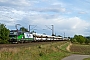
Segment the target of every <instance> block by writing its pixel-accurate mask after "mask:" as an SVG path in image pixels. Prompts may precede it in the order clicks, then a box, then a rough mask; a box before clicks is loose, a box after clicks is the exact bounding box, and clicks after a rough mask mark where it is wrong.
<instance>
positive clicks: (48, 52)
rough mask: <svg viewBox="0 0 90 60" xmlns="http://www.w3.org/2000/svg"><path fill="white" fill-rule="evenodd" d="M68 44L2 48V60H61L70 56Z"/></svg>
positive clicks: (0, 54)
mask: <svg viewBox="0 0 90 60" xmlns="http://www.w3.org/2000/svg"><path fill="white" fill-rule="evenodd" d="M68 44H69V43H67V42H53V43H49V44H44V45H40V44H39V45H37V46H28V47H15V48H2V49H1V50H0V60H61V59H62V58H63V57H66V56H68V55H70V53H68V52H67V50H66V49H65V48H66V47H67V46H68Z"/></svg>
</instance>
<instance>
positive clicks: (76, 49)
mask: <svg viewBox="0 0 90 60" xmlns="http://www.w3.org/2000/svg"><path fill="white" fill-rule="evenodd" d="M70 50H71V52H73V53H78V54H85V55H90V45H80V44H73V45H72V46H71V48H70Z"/></svg>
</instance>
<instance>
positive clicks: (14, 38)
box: [9, 30, 63, 43]
mask: <svg viewBox="0 0 90 60" xmlns="http://www.w3.org/2000/svg"><path fill="white" fill-rule="evenodd" d="M9 37H10V38H9V42H11V43H24V42H32V41H60V40H63V38H62V37H57V36H50V35H44V34H37V33H32V34H31V33H30V32H23V31H19V30H11V31H10V35H9Z"/></svg>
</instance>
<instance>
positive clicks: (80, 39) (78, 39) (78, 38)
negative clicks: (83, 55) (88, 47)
mask: <svg viewBox="0 0 90 60" xmlns="http://www.w3.org/2000/svg"><path fill="white" fill-rule="evenodd" d="M73 40H74V42H78V43H80V44H82V43H85V41H86V38H85V37H83V36H82V35H74V39H73Z"/></svg>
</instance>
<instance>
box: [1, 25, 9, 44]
mask: <svg viewBox="0 0 90 60" xmlns="http://www.w3.org/2000/svg"><path fill="white" fill-rule="evenodd" d="M8 40H9V29H7V28H6V27H5V25H4V24H0V43H2V44H4V43H9V42H8Z"/></svg>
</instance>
